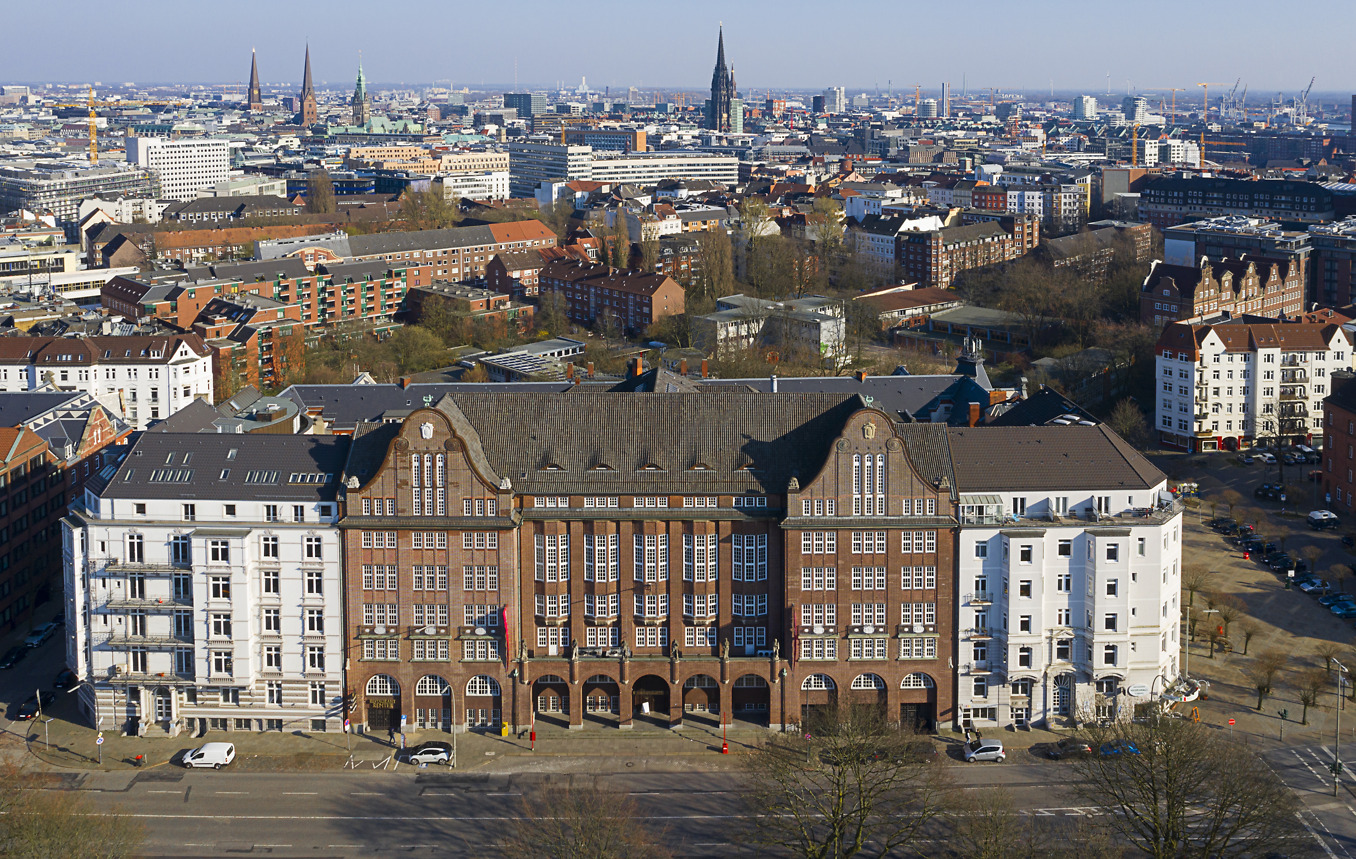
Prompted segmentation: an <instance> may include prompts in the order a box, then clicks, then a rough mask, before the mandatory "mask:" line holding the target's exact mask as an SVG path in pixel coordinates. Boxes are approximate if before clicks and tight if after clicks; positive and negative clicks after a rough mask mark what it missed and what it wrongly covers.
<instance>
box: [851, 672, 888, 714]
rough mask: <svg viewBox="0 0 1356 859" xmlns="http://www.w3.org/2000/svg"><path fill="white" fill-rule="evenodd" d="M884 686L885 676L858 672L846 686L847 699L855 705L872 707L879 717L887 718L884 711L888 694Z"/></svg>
mask: <svg viewBox="0 0 1356 859" xmlns="http://www.w3.org/2000/svg"><path fill="white" fill-rule="evenodd" d="M886 688H887V687H886V685H885V678H883V677H881V676H880V675H879V674H871V673H869V672H868V673H866V674H858V675H857V676H856V677H854V678H852V685H851V686H849V687H848V692H849V700H850V701H852V703H853V704H855V705H858V706H861V707H870V708H872V709H874V710H875V711H876V712H877V713H878V714H879V715H880V717H881V718H888V716H886V713H885V701H886V696H887V695H888V694H889V693H888V692H887V691H886Z"/></svg>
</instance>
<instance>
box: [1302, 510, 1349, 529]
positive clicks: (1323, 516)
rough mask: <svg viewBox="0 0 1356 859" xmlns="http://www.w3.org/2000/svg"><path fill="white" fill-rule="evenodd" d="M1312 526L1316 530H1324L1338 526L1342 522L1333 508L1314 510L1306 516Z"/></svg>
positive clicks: (1306, 520)
mask: <svg viewBox="0 0 1356 859" xmlns="http://www.w3.org/2000/svg"><path fill="white" fill-rule="evenodd" d="M1304 521H1305V522H1307V523H1308V524H1309V527H1310V528H1313V529H1314V530H1315V531H1324V530H1327V529H1328V528H1336V527H1338V526H1339V525H1340V524H1341V521H1340V520H1339V519H1338V518H1337V514H1336V513H1334V512H1332V511H1331V510H1313V511H1310V513H1309V515H1308V516H1306V517H1305V518H1304Z"/></svg>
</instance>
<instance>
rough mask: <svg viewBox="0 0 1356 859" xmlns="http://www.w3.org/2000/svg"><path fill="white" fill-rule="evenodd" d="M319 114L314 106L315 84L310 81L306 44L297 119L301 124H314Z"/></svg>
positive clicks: (309, 50)
mask: <svg viewBox="0 0 1356 859" xmlns="http://www.w3.org/2000/svg"><path fill="white" fill-rule="evenodd" d="M317 119H319V114H318V113H317V112H316V107H315V86H314V85H313V84H312V83H311V46H310V45H309V44H308V45H307V46H306V72H305V73H304V74H303V75H302V78H301V112H300V113H299V114H298V121H299V122H300V123H301V124H302V125H315V123H316V120H317Z"/></svg>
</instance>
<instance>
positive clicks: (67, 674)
mask: <svg viewBox="0 0 1356 859" xmlns="http://www.w3.org/2000/svg"><path fill="white" fill-rule="evenodd" d="M74 685H75V672H74V671H72V670H71V669H69V668H63V669H61V670H60V671H58V672H57V676H56V677H55V678H54V679H53V680H52V688H53V689H69V688H71V687H72V686H74Z"/></svg>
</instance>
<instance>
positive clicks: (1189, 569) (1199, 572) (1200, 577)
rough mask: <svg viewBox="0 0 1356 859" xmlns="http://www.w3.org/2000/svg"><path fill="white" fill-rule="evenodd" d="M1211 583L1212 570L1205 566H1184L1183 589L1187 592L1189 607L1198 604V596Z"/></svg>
mask: <svg viewBox="0 0 1356 859" xmlns="http://www.w3.org/2000/svg"><path fill="white" fill-rule="evenodd" d="M1209 583H1210V568H1209V567H1207V566H1206V565H1205V564H1195V563H1193V564H1183V565H1182V587H1183V588H1184V589H1185V590H1186V592H1187V606H1188V607H1191V606H1194V605H1195V604H1196V594H1197V593H1198V592H1200V591H1203V590H1205V587H1206V585H1208V584H1209Z"/></svg>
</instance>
